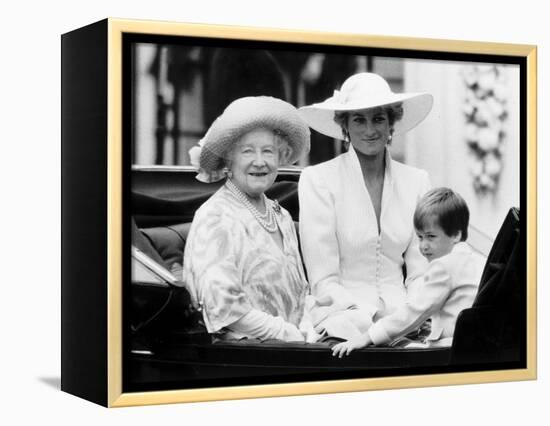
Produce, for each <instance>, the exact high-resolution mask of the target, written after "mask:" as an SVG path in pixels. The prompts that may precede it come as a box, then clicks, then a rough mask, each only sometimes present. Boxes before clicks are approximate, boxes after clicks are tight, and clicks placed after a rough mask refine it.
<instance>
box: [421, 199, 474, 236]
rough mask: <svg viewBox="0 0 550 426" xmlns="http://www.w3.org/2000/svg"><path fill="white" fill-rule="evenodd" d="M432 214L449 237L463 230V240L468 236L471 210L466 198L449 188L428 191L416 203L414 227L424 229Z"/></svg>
mask: <svg viewBox="0 0 550 426" xmlns="http://www.w3.org/2000/svg"><path fill="white" fill-rule="evenodd" d="M430 216H435V220H436V221H437V224H438V225H439V226H440V227H441V229H442V230H443V232H445V234H446V235H447V236H448V237H452V236H454V235H457V234H458V232H459V231H460V232H461V238H460V239H461V241H466V239H467V238H468V222H469V221H470V211H469V210H468V205H467V204H466V202H465V201H464V199H463V198H462V197H461V196H460V195H458V194H457V193H456V192H454V191H453V190H452V189H449V188H435V189H432V190H431V191H428V192H427V193H426V194H425V195H424V196H423V197H422V198H421V199H420V200H419V201H418V203H417V204H416V209H415V211H414V218H413V221H414V227H415V229H418V230H422V229H423V228H424V225H425V224H426V221H427V220H428V219H429V218H430Z"/></svg>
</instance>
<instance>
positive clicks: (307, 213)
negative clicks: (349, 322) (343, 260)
mask: <svg viewBox="0 0 550 426" xmlns="http://www.w3.org/2000/svg"><path fill="white" fill-rule="evenodd" d="M298 196H299V200H300V241H301V245H302V255H303V257H304V263H305V265H306V269H307V273H308V278H309V282H310V285H311V291H312V294H313V295H314V296H315V297H316V298H318V299H322V298H323V299H324V298H331V299H332V300H334V302H335V303H337V304H338V305H339V306H340V308H341V309H346V308H348V307H351V306H354V305H355V303H354V301H353V298H352V296H351V294H350V293H349V292H348V291H347V290H346V289H345V288H344V287H343V286H342V285H341V283H340V276H339V275H340V253H339V249H338V240H337V237H336V213H335V206H334V199H333V196H332V194H331V193H330V191H329V189H328V188H327V187H326V185H325V183H324V181H323V179H322V177H320V176H317V175H314V174H313V173H311V169H307V168H306V169H304V170H303V172H302V174H301V176H300V181H299V184H298Z"/></svg>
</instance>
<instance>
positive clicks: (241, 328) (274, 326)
mask: <svg viewBox="0 0 550 426" xmlns="http://www.w3.org/2000/svg"><path fill="white" fill-rule="evenodd" d="M227 328H228V329H229V330H231V331H234V332H237V333H239V334H242V335H245V336H248V337H250V338H253V339H260V340H268V339H278V340H284V341H285V342H302V341H304V335H303V334H302V333H301V332H300V331H299V330H298V328H297V327H296V326H295V325H293V324H290V323H289V322H286V321H284V320H283V319H282V318H281V317H274V316H273V315H269V314H268V313H265V312H262V311H260V310H258V309H251V310H250V311H248V312H247V313H246V314H245V315H244V316H242V317H241V318H239V319H238V320H237V321H235V322H234V323H232V324H230V325H229V326H227Z"/></svg>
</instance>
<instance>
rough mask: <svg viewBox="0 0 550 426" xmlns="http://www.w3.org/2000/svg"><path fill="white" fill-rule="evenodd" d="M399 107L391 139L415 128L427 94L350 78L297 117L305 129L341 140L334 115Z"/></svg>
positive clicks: (370, 76) (371, 78) (376, 79)
mask: <svg viewBox="0 0 550 426" xmlns="http://www.w3.org/2000/svg"><path fill="white" fill-rule="evenodd" d="M398 103H401V105H402V107H403V117H402V118H401V119H400V120H398V121H396V122H395V124H394V126H393V129H394V135H397V134H402V133H405V132H407V131H409V130H411V129H412V128H413V127H415V126H416V125H418V124H419V123H420V122H421V121H422V120H424V118H426V116H427V115H428V113H429V112H430V110H431V109H432V104H433V97H432V95H430V94H429V93H423V92H422V93H394V92H392V90H391V88H390V86H389V84H388V83H387V82H386V80H384V79H383V78H382V77H380V76H379V75H378V74H374V73H368V72H364V73H359V74H355V75H352V76H351V77H349V78H348V79H347V80H346V81H344V84H342V88H341V89H340V90H339V91H338V90H335V91H334V95H333V96H331V97H330V98H328V99H326V100H325V101H323V102H321V103H318V104H313V105H308V106H304V107H302V108H300V110H299V113H300V115H301V116H302V118H303V119H304V120H305V121H306V123H307V124H309V126H310V127H311V128H313V129H315V130H317V131H318V132H320V133H322V134H324V135H327V136H330V137H332V138H335V139H343V138H344V135H343V133H342V128H341V127H340V125H338V124H337V123H336V122H335V121H334V113H335V112H336V111H342V112H346V111H356V110H365V109H369V108H376V107H384V106H391V105H392V104H398Z"/></svg>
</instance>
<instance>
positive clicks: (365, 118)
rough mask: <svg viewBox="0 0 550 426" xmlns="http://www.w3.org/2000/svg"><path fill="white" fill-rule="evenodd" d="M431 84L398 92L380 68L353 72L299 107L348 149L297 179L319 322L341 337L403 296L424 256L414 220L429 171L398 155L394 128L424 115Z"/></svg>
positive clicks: (399, 129)
mask: <svg viewBox="0 0 550 426" xmlns="http://www.w3.org/2000/svg"><path fill="white" fill-rule="evenodd" d="M431 107H432V96H431V95H429V94H427V93H393V92H392V91H391V89H390V87H389V85H388V83H387V82H386V81H385V80H384V79H383V78H382V77H380V76H379V75H377V74H373V73H360V74H355V75H353V76H351V77H349V78H348V79H347V80H346V81H345V82H344V84H343V85H342V87H341V90H340V91H335V92H334V95H333V96H332V97H330V98H328V99H327V100H325V101H324V102H321V103H319V104H313V105H309V106H305V107H302V108H300V110H299V112H300V115H301V116H302V117H303V118H304V120H305V121H306V122H307V123H308V124H309V126H310V127H312V128H313V129H315V130H317V131H318V132H320V133H323V134H325V135H327V136H330V137H332V138H336V139H341V140H344V141H345V142H346V143H347V144H349V150H348V151H347V152H346V153H344V154H342V155H340V156H338V157H337V158H335V159H333V160H330V161H327V162H325V163H321V164H318V165H316V166H312V167H307V168H306V169H304V171H303V172H302V175H301V177H300V183H299V197H300V237H301V243H302V253H303V256H304V261H305V264H306V269H307V272H308V278H309V282H310V285H311V287H312V293H313V295H314V296H315V297H316V299H317V301H318V306H316V307H315V308H314V310H313V311H312V318H313V323H314V325H315V327H316V330H317V331H318V332H322V333H326V334H328V335H331V336H336V337H341V338H345V339H349V338H352V337H354V336H357V335H358V334H359V333H364V332H365V331H366V330H367V329H368V327H369V326H370V325H371V324H372V321H374V320H376V319H378V318H381V317H384V316H386V315H388V314H390V313H391V312H393V311H394V310H395V309H396V307H398V306H399V305H400V304H402V303H404V301H405V296H406V286H407V285H409V283H410V282H412V281H413V280H414V279H415V278H416V277H418V276H420V274H421V273H422V272H423V270H424V269H425V267H426V261H425V259H423V257H422V256H421V255H420V252H419V251H418V245H417V241H416V237H415V235H414V229H413V213H414V209H415V205H416V202H417V200H418V199H419V198H420V197H421V196H422V195H423V194H424V193H425V192H426V191H427V190H428V189H429V179H428V174H427V173H426V172H425V171H423V170H420V169H417V168H414V167H410V166H407V165H404V164H401V163H399V162H397V161H395V160H392V158H391V156H390V153H389V149H388V146H389V145H390V143H391V140H392V137H393V136H394V135H396V134H399V133H404V132H407V131H408V130H410V129H412V128H413V127H415V126H416V125H417V124H418V123H420V122H421V121H422V120H423V119H424V118H425V117H426V115H427V114H428V113H429V111H430V109H431Z"/></svg>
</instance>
